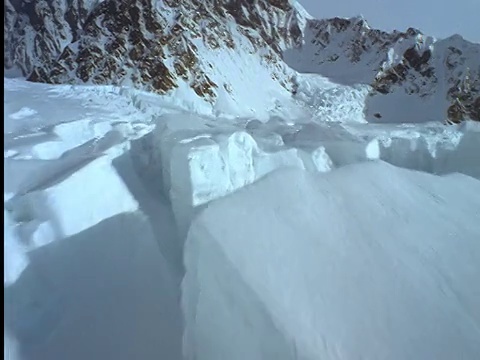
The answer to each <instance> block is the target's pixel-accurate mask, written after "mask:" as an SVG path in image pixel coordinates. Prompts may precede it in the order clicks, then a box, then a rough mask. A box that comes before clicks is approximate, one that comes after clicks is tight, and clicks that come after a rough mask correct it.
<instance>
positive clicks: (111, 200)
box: [8, 157, 138, 238]
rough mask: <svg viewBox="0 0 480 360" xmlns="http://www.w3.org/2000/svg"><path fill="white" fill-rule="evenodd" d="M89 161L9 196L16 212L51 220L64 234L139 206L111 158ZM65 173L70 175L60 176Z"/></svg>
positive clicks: (57, 236)
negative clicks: (11, 196)
mask: <svg viewBox="0 0 480 360" xmlns="http://www.w3.org/2000/svg"><path fill="white" fill-rule="evenodd" d="M86 161H89V162H88V163H87V164H86V165H84V164H80V165H76V166H77V167H78V166H82V167H81V168H80V169H75V170H74V171H75V172H73V173H71V174H64V173H63V172H61V173H57V174H54V175H53V176H54V178H49V179H48V183H40V184H35V187H34V188H33V189H29V190H27V192H26V193H25V194H20V195H19V196H18V197H17V198H14V199H12V200H10V202H9V203H8V204H9V207H11V209H12V212H13V213H14V216H16V217H19V218H20V217H22V218H25V217H26V218H28V219H40V220H43V221H49V222H51V224H52V226H53V227H54V229H55V230H54V231H55V232H56V238H63V237H66V236H71V235H74V234H77V233H79V232H81V231H83V230H86V229H88V228H90V227H92V226H94V225H96V224H97V223H99V222H100V221H102V220H103V219H107V218H109V217H112V216H115V215H117V214H121V213H126V212H134V211H136V210H137V209H138V204H137V203H136V201H135V199H133V197H132V196H131V195H130V193H129V192H128V190H127V188H126V186H125V185H124V183H123V182H122V180H121V178H120V177H119V176H118V175H117V174H116V172H115V169H114V168H113V167H112V165H111V161H110V160H109V159H108V158H106V157H100V158H98V159H95V160H93V161H91V159H88V158H87V160H86ZM66 171H71V169H70V168H67V169H66ZM63 176H66V177H67V178H66V179H61V177H63ZM59 178H60V179H59ZM92 179H95V181H92ZM79 189H81V192H79Z"/></svg>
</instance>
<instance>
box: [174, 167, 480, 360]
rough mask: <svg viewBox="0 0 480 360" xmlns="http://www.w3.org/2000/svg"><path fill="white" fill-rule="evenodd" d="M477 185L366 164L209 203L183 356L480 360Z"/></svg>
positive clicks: (192, 261) (190, 280) (193, 247)
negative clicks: (464, 359)
mask: <svg viewBox="0 0 480 360" xmlns="http://www.w3.org/2000/svg"><path fill="white" fill-rule="evenodd" d="M479 193H480V182H478V181H476V180H473V179H472V178H469V177H466V176H463V175H462V176H460V175H455V176H447V177H438V176H433V175H429V174H425V173H419V172H413V171H410V170H405V169H400V168H396V167H394V166H392V165H388V164H386V163H382V162H367V163H362V164H355V165H351V166H346V167H343V168H341V169H339V170H336V171H333V172H330V173H327V174H321V175H318V174H310V173H307V172H304V171H302V170H299V169H288V170H281V171H278V172H275V173H273V174H270V175H269V176H267V177H266V178H264V179H263V180H261V181H259V182H257V183H255V184H253V185H250V186H248V187H246V188H244V189H242V190H240V191H238V192H236V193H234V194H232V195H230V196H228V197H226V198H222V199H220V200H217V201H216V202H213V203H211V204H210V205H209V206H208V207H207V208H206V209H205V210H204V211H203V212H202V213H201V215H200V216H199V217H198V218H196V220H194V222H193V224H192V227H191V228H190V232H189V235H188V238H187V242H186V245H185V264H186V276H185V279H184V282H183V293H184V298H183V302H182V305H183V309H184V312H185V314H186V333H185V338H184V349H185V352H186V354H187V357H186V358H187V359H193V358H195V359H209V360H213V359H225V358H228V359H244V358H248V359H265V358H277V359H297V358H302V359H374V358H382V359H412V358H418V359H453V358H458V357H460V358H468V359H473V358H476V356H477V355H478V354H479V353H480V333H479V331H478V326H479V324H480V312H479V311H478V306H477V304H478V294H480V286H479V283H478V281H476V279H477V275H478V264H479V261H480V242H479V241H478V239H480V225H479V224H480V223H479V221H478V220H479V219H480V212H479V210H480V197H479V196H478V194H479ZM258 199H262V201H258ZM252 204H255V206H252ZM427 209H428V211H427V212H426V210H427ZM453 212H454V215H453ZM212 314H215V316H212ZM420 339H421V340H420ZM445 339H448V341H445Z"/></svg>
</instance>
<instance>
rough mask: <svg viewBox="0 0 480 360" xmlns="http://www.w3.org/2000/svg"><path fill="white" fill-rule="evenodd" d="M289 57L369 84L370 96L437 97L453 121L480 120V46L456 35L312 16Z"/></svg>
mask: <svg viewBox="0 0 480 360" xmlns="http://www.w3.org/2000/svg"><path fill="white" fill-rule="evenodd" d="M287 62H288V63H289V64H290V65H291V66H292V67H294V68H295V69H296V70H298V71H301V72H314V73H319V74H322V75H325V76H328V77H330V78H332V79H333V80H336V81H338V82H341V83H351V84H353V83H363V84H369V85H371V86H372V89H373V90H372V93H371V96H372V97H382V96H383V97H390V96H391V95H393V94H395V95H398V94H404V95H407V96H412V97H415V98H420V99H425V101H429V100H432V99H433V98H435V99H436V104H435V106H441V107H444V108H445V109H444V112H443V116H444V117H445V118H448V121H451V122H458V121H462V120H464V119H467V118H470V119H473V120H478V113H479V112H480V109H479V107H478V101H477V99H478V98H479V97H480V45H479V44H473V43H470V42H468V41H466V40H464V39H463V38H461V37H460V36H458V35H457V36H452V37H450V38H448V39H444V40H440V41H436V40H435V39H433V38H431V37H428V36H425V35H424V34H422V33H421V32H420V31H419V30H416V29H413V28H410V29H408V30H407V31H405V32H398V31H394V32H392V33H387V32H384V31H380V30H376V29H372V28H370V27H369V25H368V24H367V22H366V21H365V20H364V19H363V18H361V17H356V18H352V19H341V18H334V19H326V20H309V21H308V22H307V27H306V30H305V44H304V45H303V46H302V47H301V48H299V49H294V50H290V51H289V52H288V54H287ZM402 98H403V99H406V98H405V96H403V97H402ZM377 102H378V101H377ZM399 105H401V104H399ZM381 116H382V115H381V114H379V113H375V114H374V117H376V118H381Z"/></svg>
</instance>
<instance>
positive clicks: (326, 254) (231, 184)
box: [4, 77, 480, 360]
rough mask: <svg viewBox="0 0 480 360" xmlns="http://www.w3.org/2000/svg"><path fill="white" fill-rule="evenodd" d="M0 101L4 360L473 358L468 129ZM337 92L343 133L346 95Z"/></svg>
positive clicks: (479, 202) (134, 105) (28, 86)
mask: <svg viewBox="0 0 480 360" xmlns="http://www.w3.org/2000/svg"><path fill="white" fill-rule="evenodd" d="M315 81H316V84H321V82H322V81H324V82H325V81H327V80H321V79H320V78H319V79H318V80H315ZM309 84H315V82H314V83H312V78H311V77H310V80H309ZM310 89H312V87H310ZM330 89H331V88H330V87H329V85H328V83H327V85H326V86H325V94H326V95H325V96H326V99H327V102H329V103H330V102H331V101H333V100H332V98H331V97H328V96H330V95H328V94H329V91H330ZM4 90H5V94H6V95H5V99H4V102H5V109H6V110H5V114H4V115H5V117H4V119H5V126H4V138H5V148H4V150H5V151H4V174H5V175H4V183H5V185H4V218H5V221H4V236H5V241H4V251H5V252H6V253H7V254H8V256H6V257H5V258H4V260H5V265H4V287H5V322H4V328H5V331H6V335H5V336H6V337H5V338H4V339H5V347H4V351H5V353H8V352H9V353H10V355H8V356H10V359H19V358H21V359H26V360H28V359H60V358H69V359H84V358H115V359H131V358H142V359H154V358H157V357H158V356H159V354H161V356H164V357H166V358H169V359H182V358H184V359H194V358H195V359H208V360H211V359H225V358H229V359H236V358H239V359H245V358H248V359H257V358H258V359H260V358H261V359H265V358H267V359H314V358H315V359H316V358H326V359H355V358H358V359H360V358H376V357H380V358H389V359H390V358H391V359H403V358H419V359H450V358H452V357H456V356H463V357H464V358H475V355H476V354H478V353H479V351H480V350H479V348H478V344H479V343H480V341H479V339H480V337H479V336H480V334H479V332H478V325H479V321H480V318H479V316H480V314H479V313H478V311H477V310H476V309H477V308H478V306H476V304H477V303H478V294H479V290H480V289H478V286H477V285H476V281H475V279H476V277H477V276H478V272H479V269H478V265H477V264H478V263H479V260H480V248H479V245H480V243H479V242H478V239H480V229H479V227H478V224H479V221H478V220H479V219H480V198H479V195H478V194H480V192H479V186H480V185H479V184H480V183H479V179H480V173H479V171H480V161H479V158H478V145H479V144H480V128H479V127H478V123H475V122H465V123H463V124H461V125H454V126H445V125H443V124H442V123H438V122H430V123H422V124H365V123H364V122H362V121H358V117H356V116H352V117H351V118H350V120H348V118H344V119H343V120H342V121H333V118H334V116H333V117H332V120H331V121H323V120H322V119H321V118H316V119H315V120H313V121H311V120H312V118H306V116H310V115H308V113H298V112H296V110H295V109H296V108H295V106H290V105H288V104H285V105H286V106H285V108H284V109H290V110H291V111H292V113H291V115H290V116H288V112H285V113H283V114H279V113H277V114H273V115H272V116H271V117H270V118H269V119H267V120H265V119H261V120H259V119H255V118H254V117H234V118H222V117H211V116H206V115H202V114H192V113H190V112H189V110H188V109H185V108H182V107H178V106H177V105H174V104H170V106H165V100H162V99H161V98H160V97H158V96H156V95H151V94H147V93H143V92H139V91H133V90H128V89H123V88H115V87H109V86H105V87H102V86H83V87H78V86H69V85H55V86H53V85H44V84H32V83H28V82H26V81H24V80H20V79H4ZM315 91H316V94H318V95H319V96H322V94H323V93H322V90H321V86H318V90H315ZM342 91H343V92H342V94H345V96H346V98H348V99H350V100H342V99H343V98H339V99H338V101H339V102H341V101H345V102H347V101H349V104H350V106H352V109H353V110H352V111H353V112H352V114H355V111H357V110H355V109H359V107H356V106H357V105H356V103H355V101H353V100H351V99H361V96H360V97H358V96H357V95H356V94H358V93H357V91H358V89H355V88H352V89H351V90H350V93H349V92H348V87H343V88H342ZM40 95H41V96H42V97H43V101H38V100H37V99H39V98H40ZM314 98H317V99H318V97H314ZM157 100H158V101H157ZM361 101H362V100H359V102H358V103H357V104H358V105H360V104H361ZM74 104H76V105H74ZM335 108H336V107H335V106H332V109H335ZM22 109H23V110H22ZM27 109H28V110H27ZM357 114H358V113H357ZM280 115H281V116H280ZM298 116H300V117H298ZM213 315H214V316H213ZM93 329H95V330H93ZM80 334H83V335H80ZM418 339H422V340H421V341H418ZM445 339H448V341H445ZM6 358H8V357H6Z"/></svg>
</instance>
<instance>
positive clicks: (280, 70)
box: [4, 0, 302, 99]
mask: <svg viewBox="0 0 480 360" xmlns="http://www.w3.org/2000/svg"><path fill="white" fill-rule="evenodd" d="M5 8H6V11H5V15H4V16H5V20H6V21H5V32H4V33H5V35H4V38H5V44H6V45H5V64H6V67H11V66H14V65H16V66H18V67H20V69H21V70H22V71H23V73H24V74H25V75H26V76H28V78H29V79H30V80H32V81H40V82H49V83H68V82H78V81H79V80H80V81H81V82H84V83H93V84H122V83H131V84H133V85H134V86H136V87H138V88H142V89H145V90H148V91H153V92H157V93H161V94H164V93H166V92H168V91H169V90H171V89H174V88H176V87H177V86H179V82H181V81H183V82H186V83H188V85H189V86H190V87H191V88H192V89H193V90H194V92H195V93H196V94H197V95H198V96H202V97H205V98H206V99H213V98H214V97H215V96H216V92H215V89H216V88H218V86H219V85H220V84H218V83H216V82H217V79H215V76H214V71H212V69H214V67H215V66H216V64H215V62H214V61H209V59H208V56H204V55H205V52H213V53H215V52H220V51H222V50H225V49H231V50H235V51H238V52H243V53H245V54H247V55H248V54H251V53H257V54H261V57H262V59H263V60H264V61H265V62H268V63H269V65H270V69H269V70H270V71H271V73H272V77H275V78H278V79H279V83H280V85H282V86H284V87H288V86H289V84H288V82H287V81H286V80H285V79H286V78H287V77H286V76H284V73H285V71H284V69H285V68H286V67H285V66H283V64H282V63H281V52H282V50H283V49H284V48H285V47H289V46H296V45H299V44H300V42H301V36H302V33H301V29H300V25H299V24H300V21H301V20H302V19H301V18H300V16H299V14H297V12H296V11H295V9H294V8H293V7H292V6H291V5H290V2H289V1H288V0H255V1H247V0H208V1H203V0H202V1H200V0H188V1H180V0H164V1H154V0H122V1H119V0H104V1H87V0H73V1H72V0H54V1H34V2H28V1H27V0H17V1H14V0H6V5H5ZM32 38H33V40H32ZM211 57H212V56H210V58H211ZM276 65H277V66H276ZM282 75H283V76H282ZM222 85H224V87H225V89H229V84H222Z"/></svg>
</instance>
